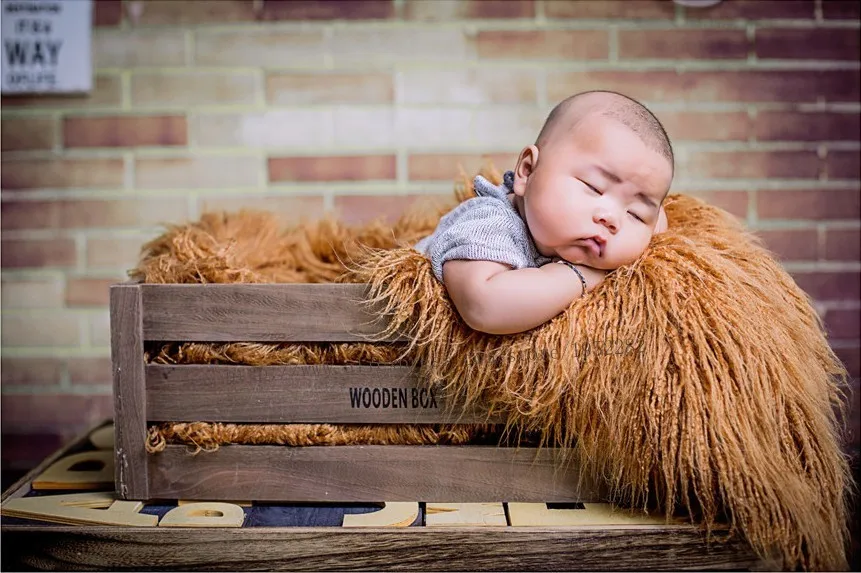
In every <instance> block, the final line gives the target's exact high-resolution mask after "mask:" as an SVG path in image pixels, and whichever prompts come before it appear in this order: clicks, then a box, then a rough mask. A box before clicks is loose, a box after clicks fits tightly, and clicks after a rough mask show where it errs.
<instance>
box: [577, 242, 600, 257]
mask: <svg viewBox="0 0 861 573" xmlns="http://www.w3.org/2000/svg"><path fill="white" fill-rule="evenodd" d="M580 242H581V243H583V245H584V246H585V247H586V248H587V249H589V250H590V251H591V252H592V254H593V255H594V256H596V257H600V256H601V254H602V253H603V251H604V245H603V244H602V243H601V242H599V241H598V240H597V239H596V238H595V237H589V238H588V239H581V240H580Z"/></svg>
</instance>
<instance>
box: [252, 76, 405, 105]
mask: <svg viewBox="0 0 861 573" xmlns="http://www.w3.org/2000/svg"><path fill="white" fill-rule="evenodd" d="M394 91H395V88H394V81H393V79H392V75H391V74H389V73H367V74H345V73H298V72H297V73H290V74H270V75H268V76H267V77H266V101H268V102H269V103H271V104H276V105H296V104H321V103H392V102H394V98H395V96H394Z"/></svg>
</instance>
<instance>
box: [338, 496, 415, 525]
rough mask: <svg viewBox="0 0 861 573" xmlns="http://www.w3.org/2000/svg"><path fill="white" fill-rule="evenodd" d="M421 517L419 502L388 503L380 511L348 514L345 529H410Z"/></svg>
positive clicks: (345, 518) (345, 517)
mask: <svg viewBox="0 0 861 573" xmlns="http://www.w3.org/2000/svg"><path fill="white" fill-rule="evenodd" d="M418 516H419V503H418V502H417V501H397V502H392V501H387V502H386V505H385V507H383V509H381V510H380V511H374V512H372V513H348V514H347V515H345V516H344V525H343V527H408V526H410V525H412V523H413V522H414V521H415V520H416V518H417V517H418Z"/></svg>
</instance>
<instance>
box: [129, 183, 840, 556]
mask: <svg viewBox="0 0 861 573" xmlns="http://www.w3.org/2000/svg"><path fill="white" fill-rule="evenodd" d="M497 180H498V177H497ZM464 196H466V195H459V196H458V197H457V199H458V200H460V199H462V198H463V197H464ZM449 207H450V206H449ZM666 209H667V215H668V218H669V223H670V229H669V231H668V232H667V233H665V234H663V235H660V236H658V237H656V238H655V239H653V241H652V243H651V245H650V246H649V249H648V250H647V252H646V253H645V254H644V256H643V257H641V258H640V259H639V260H638V261H637V262H635V263H634V264H632V265H630V266H628V267H624V268H621V269H619V270H618V271H616V272H614V273H612V274H611V275H609V276H608V278H607V279H606V280H605V281H604V283H603V284H602V285H601V286H600V287H599V288H597V289H596V290H595V291H593V292H592V293H590V294H589V295H588V296H586V297H584V298H583V299H580V300H578V301H576V302H575V303H574V304H573V305H572V306H571V307H570V308H569V309H568V310H567V311H566V312H564V313H563V314H561V315H560V316H558V317H556V318H555V319H553V320H552V321H550V322H549V323H547V324H545V325H542V326H541V327H539V328H536V329H534V330H532V331H530V332H527V333H522V334H518V335H512V336H505V337H499V336H490V335H485V334H481V333H477V332H474V331H472V330H470V329H469V328H468V327H466V326H465V324H464V323H463V322H462V321H461V320H460V318H459V317H458V315H457V314H456V312H455V311H454V309H453V307H452V305H451V303H450V300H449V299H448V296H447V294H446V292H445V289H444V288H443V286H442V285H441V284H439V282H438V281H436V280H435V279H434V277H433V276H432V274H431V271H430V265H429V262H428V261H427V260H426V259H425V258H424V257H422V256H421V255H420V254H418V253H416V252H415V251H413V250H411V249H409V248H408V245H410V244H412V243H414V242H415V241H416V240H417V239H418V238H419V237H421V236H424V235H425V234H428V233H430V232H431V231H432V230H433V228H434V225H435V222H436V220H437V219H438V217H439V215H440V214H441V213H442V212H444V211H445V210H446V209H445V208H443V209H439V210H437V211H433V212H430V214H428V215H421V214H419V215H416V213H415V212H414V213H412V214H410V215H408V216H406V217H405V218H404V219H402V220H401V221H399V222H398V224H396V225H395V226H394V227H388V226H386V225H384V224H383V223H374V224H371V225H367V226H363V227H357V228H348V227H347V226H344V225H341V224H338V223H337V222H336V221H324V222H321V223H317V224H307V225H304V226H299V227H294V228H291V229H288V230H287V231H280V230H279V229H278V228H276V226H275V225H274V224H273V223H272V222H271V219H270V218H267V217H265V216H263V215H239V216H235V217H234V216H228V215H206V216H204V218H203V219H202V220H201V222H200V223H198V224H195V225H191V226H186V227H177V228H174V229H173V230H172V231H169V232H168V233H167V234H166V235H164V236H163V237H160V238H159V239H157V240H155V241H153V242H152V243H150V244H149V245H147V247H146V249H147V251H146V257H145V259H144V261H143V263H142V265H141V266H140V267H139V268H138V269H137V271H136V272H135V273H134V275H135V276H138V277H140V278H143V279H144V280H146V281H147V282H237V281H245V282H267V281H276V282H295V281H300V282H322V281H327V280H329V281H350V282H363V283H369V284H370V285H371V288H372V293H373V296H374V301H373V302H377V303H383V304H384V305H385V307H386V311H387V313H388V314H389V315H390V316H391V323H390V324H391V330H392V331H395V330H400V331H406V332H409V333H410V335H411V336H410V340H411V342H410V343H409V344H408V345H407V346H406V347H405V348H403V349H402V352H399V353H398V357H396V359H401V360H404V359H409V360H415V361H417V364H418V367H419V368H420V369H421V373H422V378H423V380H424V381H426V382H427V383H436V384H441V385H443V386H445V387H446V390H447V392H450V393H452V394H454V395H455V396H457V397H459V398H460V400H459V402H460V403H467V404H469V403H473V402H480V403H481V404H483V405H484V406H485V407H486V408H487V409H489V411H490V412H491V413H497V412H501V413H503V414H504V415H506V416H507V418H508V428H509V430H512V431H514V432H516V433H519V432H524V431H525V432H537V433H539V435H540V436H542V438H543V443H546V444H554V445H560V446H562V447H564V448H567V449H568V450H567V451H568V453H569V454H570V459H571V460H573V461H576V462H577V463H580V464H582V466H583V467H584V468H585V469H587V470H590V471H591V472H592V473H593V474H594V475H596V476H601V478H602V479H604V480H605V481H607V482H608V483H609V485H610V486H611V489H612V491H613V494H614V497H615V499H616V500H617V501H619V502H622V503H625V504H633V505H634V506H646V505H649V504H651V503H657V504H659V505H660V506H661V507H662V508H663V509H664V511H666V513H667V514H672V513H676V512H678V511H680V510H684V511H687V512H688V513H689V514H690V515H691V516H692V518H693V519H695V520H696V521H697V522H699V523H701V524H702V525H703V526H704V527H705V529H706V530H708V531H711V530H712V528H713V527H714V526H715V525H716V524H717V523H718V522H720V521H723V520H727V521H728V522H729V523H730V525H731V532H735V533H739V534H741V535H743V536H744V537H745V538H746V539H748V540H749V542H750V543H751V545H752V546H753V547H754V548H755V549H756V550H757V551H759V552H760V553H762V554H763V555H777V556H778V557H779V558H782V559H783V563H784V565H785V566H786V567H789V568H793V567H797V566H801V567H804V568H808V569H840V568H845V567H846V561H845V542H846V539H847V527H846V515H847V508H846V504H847V498H848V493H849V488H850V484H851V478H850V477H849V472H848V464H847V462H846V459H845V457H844V455H843V453H842V451H841V448H840V443H841V428H840V427H839V426H838V423H837V416H836V413H835V412H836V411H838V410H840V409H842V408H843V407H844V401H843V395H842V389H843V388H844V386H845V376H846V373H845V371H844V369H843V367H842V365H841V364H840V362H839V361H838V359H837V358H836V357H835V355H834V354H833V352H832V351H831V349H830V347H829V345H828V343H827V340H826V339H825V336H824V331H823V327H822V324H821V321H820V319H819V317H818V316H817V314H816V312H815V311H814V309H813V308H812V306H811V304H810V300H809V299H808V297H807V296H806V295H805V293H804V292H803V291H801V290H800V289H799V288H798V287H797V286H796V285H795V283H794V282H793V281H792V279H791V277H790V276H789V275H788V274H787V273H786V272H785V271H784V270H783V269H782V268H781V266H780V265H779V264H778V263H777V262H776V261H775V260H774V258H773V257H772V256H771V254H770V253H769V252H768V251H766V250H765V249H764V248H763V246H762V245H761V244H760V242H759V241H758V240H757V239H756V237H754V236H753V235H751V234H749V233H747V232H746V231H745V230H744V229H743V227H742V226H741V225H740V224H739V223H738V222H737V221H736V220H735V219H733V218H732V217H731V216H730V215H728V214H727V213H725V212H723V211H721V210H719V209H716V208H714V207H710V206H708V205H706V204H704V203H702V202H701V201H698V200H696V199H693V198H690V197H684V196H672V197H670V198H668V200H667V202H666ZM255 217H256V219H254V218H255ZM249 221H253V222H251V223H250V226H248V225H249ZM239 235H242V238H239ZM247 235H250V236H247ZM230 237H236V238H235V239H232V240H231V239H230ZM344 264H346V265H347V266H348V267H349V268H350V271H349V272H348V273H346V274H344V273H343V271H344V266H343V265H344ZM192 346H193V345H192ZM192 346H184V347H183V348H185V350H183V351H182V352H184V353H185V354H186V355H189V354H190V353H193V352H192V351H191V350H190V349H191V348H192ZM226 346H234V347H238V345H223V347H221V348H219V349H215V350H210V351H203V352H204V354H203V355H205V356H210V357H212V356H218V357H220V358H218V359H217V360H216V361H218V360H223V358H224V357H225V356H232V357H231V358H228V359H227V360H226V361H227V362H231V361H238V360H237V358H236V356H238V355H237V354H235V350H229V349H225V348H224V347H226ZM250 346H253V347H260V346H263V345H246V347H250ZM276 346H279V345H270V346H269V347H267V348H266V350H265V351H264V352H263V354H266V355H270V356H271V355H272V353H277V352H278V350H274V349H273V348H274V347H276ZM280 346H281V348H282V351H283V349H284V345H280ZM296 346H297V347H298V346H303V349H301V350H295V349H293V350H286V352H287V353H288V354H289V353H291V352H292V353H298V354H296V355H297V356H304V357H308V356H311V357H320V356H324V355H325V352H321V351H319V350H317V351H315V350H314V349H313V348H311V347H310V346H308V345H296ZM257 349H258V350H260V349H259V348H257ZM162 350H163V349H160V348H152V349H150V353H151V355H152V356H162V359H163V360H172V359H174V358H170V356H174V355H175V354H171V352H162ZM195 352H197V351H195ZM206 352H208V353H209V354H206ZM356 352H358V350H357V351H356ZM362 352H365V353H366V356H367V352H368V350H367V348H366V349H364V350H362ZM231 353H234V354H231ZM303 353H304V354H303ZM258 354H259V352H258ZM249 356H250V355H249V354H247V353H246V354H245V355H244V358H242V359H240V360H248V359H249ZM330 356H331V355H330ZM342 358H343V356H342ZM312 359H314V358H312ZM265 363H282V362H265ZM287 363H290V362H287ZM258 428H259V426H258ZM198 429H199V428H198ZM195 431H197V430H195ZM207 431H211V432H213V433H214V434H218V435H219V436H221V437H220V438H219V439H224V440H227V441H234V438H235V436H233V435H231V436H228V437H224V435H223V434H224V432H225V431H226V430H224V429H223V427H222V426H221V425H209V430H207ZM232 431H233V430H227V433H230V432H232ZM298 431H299V433H304V434H303V435H307V434H313V432H314V431H315V430H314V429H313V428H310V427H306V428H305V429H304V430H298ZM326 431H327V432H328V430H326ZM375 431H383V430H382V429H380V428H377V430H375ZM154 432H155V433H154V434H151V439H152V441H151V444H157V443H159V436H161V437H162V438H164V437H165V432H168V433H170V432H171V430H169V429H168V430H164V429H161V430H159V429H155V430H154ZM183 432H186V430H182V429H181V430H180V431H173V433H172V434H170V436H171V437H176V436H178V435H181V434H183ZM219 432H220V434H219ZM186 433H187V432H186ZM192 433H193V432H192ZM183 435H184V434H183ZM431 437H433V436H431ZM195 439H196V440H201V438H199V437H198V438H195ZM295 441H296V443H302V440H301V439H298V440H295ZM335 442H336V443H337V440H335ZM206 443H207V444H208V443H210V442H206ZM213 443H225V442H224V441H221V442H219V441H218V440H215V441H214V442H213ZM285 443H290V442H287V441H285ZM386 443H388V442H386ZM575 445H576V447H574V446H575Z"/></svg>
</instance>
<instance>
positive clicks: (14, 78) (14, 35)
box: [0, 0, 93, 94]
mask: <svg viewBox="0 0 861 573" xmlns="http://www.w3.org/2000/svg"><path fill="white" fill-rule="evenodd" d="M92 10H93V6H92V1H91V0H2V12H0V16H2V20H3V38H2V40H3V58H2V63H0V73H2V82H3V93H4V94H6V93H10V94H11V93H80V92H88V91H90V89H92V86H93V69H92V60H91V58H90V52H91V48H90V34H91V26H92Z"/></svg>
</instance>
